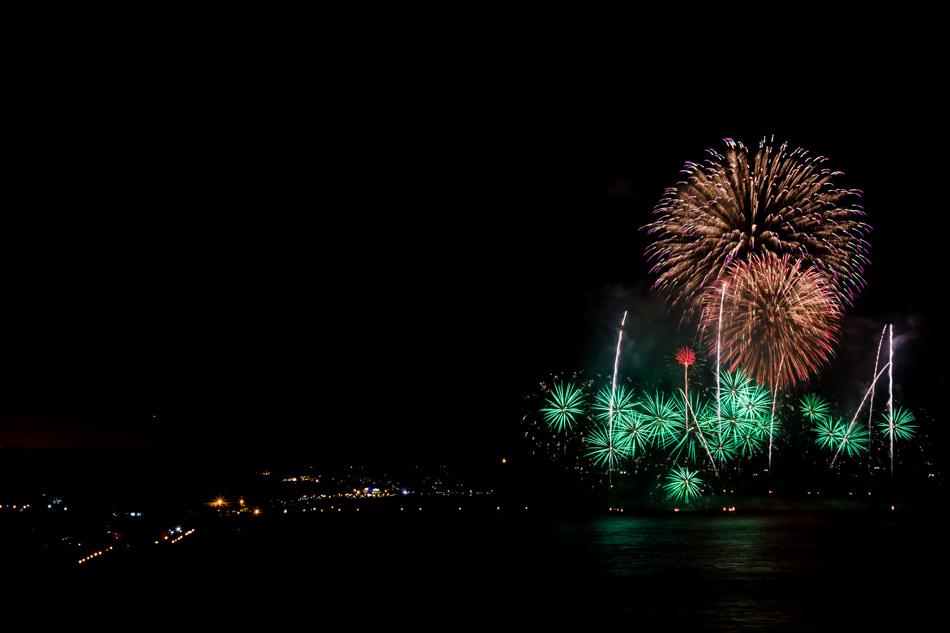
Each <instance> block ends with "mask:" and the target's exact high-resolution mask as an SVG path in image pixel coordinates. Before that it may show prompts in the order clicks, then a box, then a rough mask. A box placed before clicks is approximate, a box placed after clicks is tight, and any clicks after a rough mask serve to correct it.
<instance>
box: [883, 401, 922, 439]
mask: <svg viewBox="0 0 950 633" xmlns="http://www.w3.org/2000/svg"><path fill="white" fill-rule="evenodd" d="M914 419H915V418H914V414H913V413H911V412H910V411H907V410H906V409H902V408H900V407H897V408H895V409H894V414H893V416H890V415H885V416H884V422H879V423H878V425H877V428H878V430H880V431H881V433H883V434H884V436H885V437H887V438H888V439H891V437H892V436H893V437H896V438H897V439H899V440H909V439H911V438H913V437H914V433H915V432H916V430H917V425H916V424H911V422H913V421H914Z"/></svg>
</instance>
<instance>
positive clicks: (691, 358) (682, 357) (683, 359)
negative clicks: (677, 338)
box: [676, 347, 696, 367]
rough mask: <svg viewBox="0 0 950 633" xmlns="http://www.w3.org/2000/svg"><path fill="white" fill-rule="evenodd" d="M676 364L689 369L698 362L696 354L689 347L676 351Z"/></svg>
mask: <svg viewBox="0 0 950 633" xmlns="http://www.w3.org/2000/svg"><path fill="white" fill-rule="evenodd" d="M676 362H677V363H679V364H680V365H682V366H683V367H689V366H690V365H692V364H693V363H695V362H696V354H694V353H693V350H691V349H690V348H688V347H681V348H679V349H678V350H676Z"/></svg>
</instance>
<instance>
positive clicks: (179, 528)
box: [155, 526, 195, 543]
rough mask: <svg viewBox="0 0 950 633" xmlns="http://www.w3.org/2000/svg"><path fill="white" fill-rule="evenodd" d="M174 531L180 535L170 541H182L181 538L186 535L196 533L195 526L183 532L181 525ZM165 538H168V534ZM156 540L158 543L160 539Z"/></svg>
mask: <svg viewBox="0 0 950 633" xmlns="http://www.w3.org/2000/svg"><path fill="white" fill-rule="evenodd" d="M174 531H175V532H177V533H178V536H176V537H175V538H173V539H172V540H171V541H169V542H170V543H177V542H178V541H180V540H181V539H183V538H185V537H186V536H188V535H190V534H194V533H195V528H191V529H190V530H188V531H187V532H182V531H181V527H180V526H179V527H176V528H175V530H174ZM165 538H166V539H168V537H167V536H166V537H165ZM155 542H156V543H158V541H155Z"/></svg>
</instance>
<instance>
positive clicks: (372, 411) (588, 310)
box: [0, 48, 947, 464]
mask: <svg viewBox="0 0 950 633" xmlns="http://www.w3.org/2000/svg"><path fill="white" fill-rule="evenodd" d="M842 55H843V56H842V57H841V59H840V61H839V65H838V66H837V70H835V71H833V72H832V71H830V70H827V69H825V70H821V69H815V71H814V73H813V74H814V82H815V83H814V85H807V83H806V84H804V85H803V84H801V80H800V81H799V82H796V83H795V84H794V87H793V88H788V87H786V86H785V85H784V84H783V83H782V81H781V79H780V78H768V77H769V76H768V75H760V76H761V77H762V80H761V81H756V82H751V83H750V84H749V85H742V87H736V86H728V85H724V84H723V83H721V82H720V83H711V84H709V85H706V84H703V83H697V82H696V81H695V79H692V80H691V79H690V78H689V77H688V74H689V70H690V69H689V68H683V69H681V72H682V73H684V80H683V81H682V82H677V81H675V78H676V77H677V75H676V74H675V70H676V69H674V74H673V75H672V77H673V78H674V80H672V81H668V80H665V79H664V81H662V82H660V81H654V80H653V79H649V80H648V79H647V78H646V77H645V76H644V77H638V76H636V69H635V68H631V69H630V70H629V72H628V74H627V75H626V76H615V77H614V78H613V80H612V82H610V83H609V84H608V86H607V87H605V85H604V84H603V83H598V82H593V85H585V86H582V85H570V84H568V83H566V82H559V81H554V80H555V79H556V77H554V76H550V75H546V76H545V77H544V78H543V80H541V79H538V78H537V77H536V76H534V75H531V76H530V77H526V76H524V75H523V73H526V72H528V69H526V68H523V67H520V66H517V67H512V66H510V65H508V64H500V63H498V62H497V61H492V62H487V63H488V67H489V68H490V69H491V72H477V71H478V68H479V64H478V62H474V61H470V62H468V63H466V64H465V65H464V68H463V69H458V68H456V69H454V71H453V72H451V73H450V72H446V70H447V69H446V68H443V67H441V66H429V67H422V68H420V67H418V66H416V67H414V70H411V71H410V70H407V69H405V68H402V67H397V66H396V65H395V64H394V65H392V66H390V65H387V63H386V62H379V63H378V64H370V65H369V68H368V69H367V72H366V74H365V75H360V76H359V77H358V78H357V76H355V75H353V76H350V75H343V76H341V75H339V74H336V73H335V72H327V73H324V74H321V73H319V72H315V74H314V75H305V76H301V74H300V72H299V71H300V70H301V69H300V68H299V67H294V68H275V67H274V66H268V67H266V68H260V67H255V66H254V64H252V63H250V61H251V58H245V57H241V58H240V59H229V60H228V63H212V62H211V61H207V63H201V64H194V63H190V62H189V63H185V62H184V61H183V60H182V59H181V58H175V59H169V58H168V57H166V56H163V55H158V54H142V55H140V56H139V55H136V56H134V57H133V59H117V56H115V55H114V54H113V53H111V52H108V51H99V52H94V53H91V54H90V57H88V58H86V57H83V58H81V61H76V62H73V61H71V60H70V59H64V58H62V57H56V59H55V62H56V63H52V60H50V61H49V63H45V64H42V67H43V68H44V69H45V70H47V71H50V72H46V73H43V74H39V73H36V72H25V73H24V76H23V78H22V79H23V83H24V85H25V86H27V87H28V88H31V89H24V90H23V91H22V93H21V94H20V96H19V97H18V99H19V106H20V107H19V108H18V110H19V112H20V115H19V117H18V118H17V121H18V122H19V124H18V128H17V132H16V135H15V136H16V138H15V144H14V148H13V151H12V154H11V155H12V156H13V157H14V165H13V169H12V173H11V172H8V186H9V187H10V188H11V189H12V193H13V195H12V196H8V197H7V205H6V209H5V212H4V214H3V215H4V218H3V230H2V233H0V235H2V239H3V244H2V249H0V258H2V267H3V271H4V284H3V315H4V324H5V328H4V332H5V336H4V337H3V340H2V343H0V345H2V356H0V358H2V362H0V446H3V445H5V444H20V445H23V446H27V447H53V446H83V445H88V444H98V445H108V444H115V445H119V446H137V447H146V448H156V449H162V450H179V451H182V450H184V451H190V452H192V453H194V454H203V453H204V454H208V455H212V454H213V455H216V456H218V457H220V456H222V455H223V456H228V457H229V458H234V459H235V460H250V461H255V460H256V461H259V462H263V461H266V460H272V461H273V460H279V459H280V458H290V457H293V458H294V459H298V458H306V459H313V460H315V461H320V460H324V461H327V462H330V461H333V462H335V463H345V462H347V461H359V462H362V463H407V462H412V461H415V460H426V461H430V462H434V463H443V462H447V463H452V462H453V461H465V462H470V463H476V464H477V463H480V462H481V461H482V460H484V463H486V464H488V463H494V462H495V461H496V460H499V459H501V458H502V457H505V456H511V455H516V454H518V451H520V450H522V449H523V446H522V444H521V441H522V437H521V435H522V432H521V419H522V416H523V415H524V414H525V413H526V412H527V410H528V406H529V404H528V403H527V402H526V400H525V398H526V397H527V396H530V395H531V394H532V393H538V389H537V386H538V383H539V382H540V381H542V380H545V379H547V378H548V377H550V375H551V373H554V372H562V371H563V372H568V373H571V372H574V371H577V370H582V369H583V370H586V371H589V372H601V373H604V374H606V373H609V372H610V369H611V365H612V362H613V350H614V348H615V345H616V326H617V324H618V323H619V320H620V317H621V316H622V314H623V311H624V310H629V311H630V317H628V320H630V321H631V322H632V326H633V327H631V328H629V329H628V332H629V340H628V346H629V347H626V348H625V353H627V352H629V357H630V360H629V363H630V365H628V366H627V369H628V370H629V371H632V372H647V371H648V368H649V366H650V365H651V363H652V364H656V363H658V362H659V354H661V353H662V352H663V351H664V349H665V346H666V345H667V342H668V341H669V339H670V337H672V336H674V335H675V334H676V331H675V330H676V325H677V323H678V321H679V317H678V315H676V314H670V315H667V308H666V305H665V304H664V301H663V299H662V297H660V296H658V295H656V294H655V293H652V292H650V286H651V285H652V283H653V281H654V278H653V277H652V276H651V275H650V274H649V265H648V264H647V262H646V259H645V257H644V249H645V247H646V245H647V243H648V236H647V235H646V233H645V231H642V230H640V229H641V227H643V226H644V225H645V224H647V223H648V222H650V221H652V218H653V216H652V213H651V212H652V209H653V207H654V206H655V205H656V203H657V202H658V201H659V199H660V198H661V197H662V195H663V192H664V190H665V189H666V188H667V187H670V186H672V185H673V184H674V183H675V182H676V181H678V180H679V179H680V177H681V174H680V173H679V170H680V169H681V168H682V166H683V163H684V162H685V161H687V160H692V161H702V160H703V159H704V158H705V157H706V153H705V149H706V148H710V147H712V148H716V149H718V150H722V149H723V147H724V144H723V142H722V139H723V138H725V137H731V138H733V139H736V140H741V141H743V142H744V143H745V144H746V145H747V146H749V147H752V148H755V147H757V145H758V142H759V140H760V139H761V138H762V137H763V136H769V137H771V136H772V135H774V136H775V144H776V145H778V144H780V143H781V142H782V141H788V143H789V145H790V146H792V147H797V146H801V147H804V148H806V149H808V150H809V151H810V152H811V154H812V155H825V156H828V157H829V158H830V160H829V162H828V163H827V164H826V165H827V166H828V167H830V168H833V169H838V170H841V171H844V172H845V176H844V177H841V178H840V182H838V181H836V184H840V185H841V186H844V187H848V188H857V189H861V190H863V191H864V197H863V200H862V202H861V204H862V205H863V206H864V208H865V209H866V211H867V212H868V222H869V223H870V224H871V225H872V226H873V231H872V233H871V234H870V236H869V240H870V242H871V245H872V250H871V255H870V259H871V262H872V266H871V268H870V269H869V270H868V271H867V273H866V279H867V287H866V289H865V291H864V292H863V293H862V294H861V296H860V297H859V298H858V299H857V301H856V304H855V306H854V307H852V308H849V309H847V311H846V319H845V322H844V330H843V344H842V346H840V347H839V348H838V356H837V358H836V360H835V361H834V362H833V363H832V364H831V366H830V367H828V368H826V370H825V372H824V373H823V380H828V381H829V384H830V383H833V384H835V385H839V384H840V385H841V386H842V388H843V389H844V394H843V395H842V398H844V399H847V398H848V397H852V396H851V395H849V394H853V393H854V391H855V389H860V383H861V381H862V380H863V381H864V384H865V385H866V384H867V380H868V379H869V378H870V373H871V369H872V366H873V352H874V346H875V345H876V343H877V337H878V336H879V335H880V330H881V328H882V327H883V325H884V324H885V323H894V324H895V334H896V335H897V336H898V337H903V339H902V341H903V344H904V347H903V350H904V352H905V355H903V356H902V357H901V358H900V359H899V360H898V361H897V366H896V373H895V381H896V382H898V383H900V387H899V388H900V390H901V395H902V396H903V398H902V402H903V403H904V404H905V405H906V406H908V407H910V408H912V409H920V408H929V409H928V410H929V411H930V415H931V416H933V419H934V422H933V423H935V424H936V423H938V422H939V415H938V414H939V411H938V410H937V409H936V402H937V396H938V395H940V394H942V393H943V390H944V389H945V387H946V379H945V373H944V372H945V363H943V362H942V357H943V354H944V350H945V347H946V346H945V344H944V341H945V340H946V338H945V336H943V335H942V332H940V331H939V330H940V329H941V326H942V325H943V323H944V322H945V320H944V319H943V316H942V314H943V310H942V303H943V302H942V296H943V295H944V294H945V292H946V290H947V267H946V264H945V253H944V252H943V246H942V242H941V241H940V235H941V233H942V228H943V226H942V218H943V216H944V215H945V211H944V209H943V208H942V204H943V203H942V199H943V196H942V193H941V191H942V186H943V183H942V178H943V175H942V174H943V173H944V172H945V169H944V167H943V161H944V154H945V150H943V149H942V148H944V147H946V141H947V138H946V125H945V123H944V121H943V109H944V105H943V103H942V102H941V101H940V100H939V99H938V86H937V85H935V84H934V83H933V82H932V81H930V80H929V79H928V78H932V77H935V76H938V75H935V74H933V73H936V72H937V69H936V62H935V61H934V60H935V59H936V57H934V56H931V55H930V54H929V52H928V51H927V50H924V49H913V48H911V49H907V50H903V51H902V52H901V53H900V56H899V57H897V58H896V60H895V61H896V62H897V63H896V64H895V65H891V66H889V68H892V69H893V70H891V71H888V72H889V74H888V72H886V71H883V70H881V69H879V68H878V66H877V64H876V60H871V59H864V58H860V56H858V57H854V56H853V54H851V53H847V54H845V53H842ZM118 57H121V56H118ZM207 59H213V57H210V56H209V57H208V58H206V60H207ZM859 60H860V61H859ZM244 62H248V63H247V64H245V63H244ZM858 63H860V65H859V66H856V65H855V64H858ZM238 69H240V70H238ZM34 71H35V69H34ZM941 72H942V71H941ZM829 73H830V75H829ZM834 75H837V76H838V79H836V80H831V79H829V76H834ZM842 75H846V76H847V80H846V81H845V80H842V79H841V76H842ZM311 77H313V78H311ZM549 80H550V81H549ZM855 385H857V387H855ZM849 388H851V389H852V390H851V391H848V389H849ZM860 395H861V394H860V393H858V394H857V396H856V397H857V398H860Z"/></svg>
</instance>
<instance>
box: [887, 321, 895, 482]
mask: <svg viewBox="0 0 950 633" xmlns="http://www.w3.org/2000/svg"><path fill="white" fill-rule="evenodd" d="M890 325H891V333H890V337H889V338H888V346H889V347H890V360H889V361H888V363H887V381H888V388H887V417H888V418H889V419H890V423H891V433H890V435H891V479H893V478H894V324H893V323H891V324H890Z"/></svg>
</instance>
